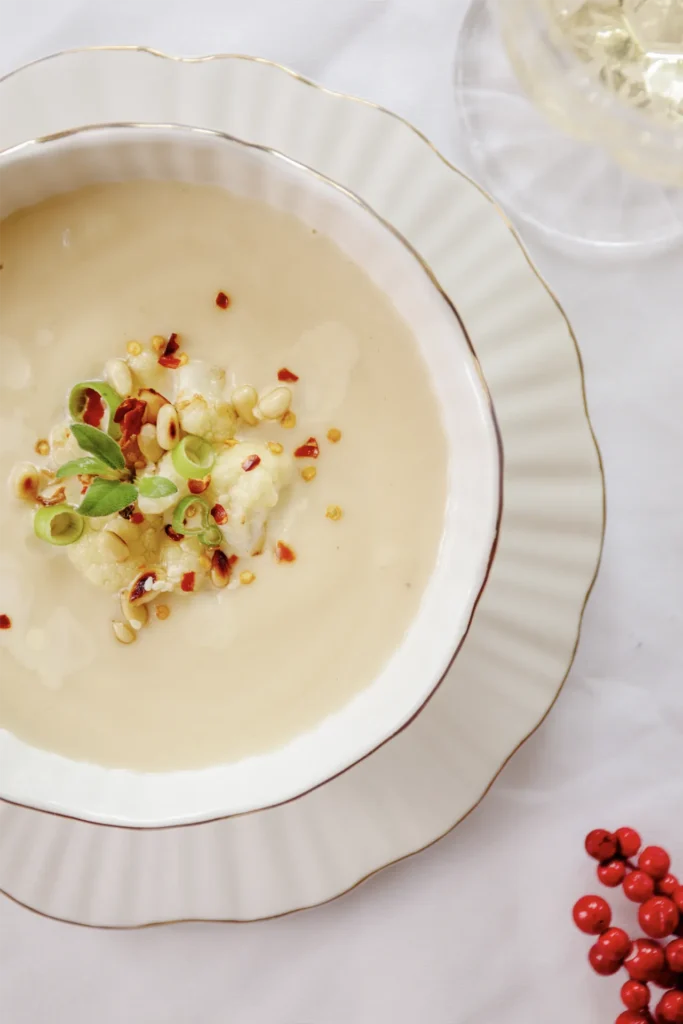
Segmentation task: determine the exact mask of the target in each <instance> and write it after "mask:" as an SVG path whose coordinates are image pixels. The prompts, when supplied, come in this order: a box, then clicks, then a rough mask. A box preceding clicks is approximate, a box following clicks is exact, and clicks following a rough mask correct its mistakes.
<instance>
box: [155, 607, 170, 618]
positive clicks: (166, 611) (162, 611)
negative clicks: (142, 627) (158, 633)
mask: <svg viewBox="0 0 683 1024" xmlns="http://www.w3.org/2000/svg"><path fill="white" fill-rule="evenodd" d="M154 611H155V612H156V616H157V618H158V619H167V618H168V617H169V615H170V614H171V609H170V608H169V607H168V605H167V604H158V605H157V606H156V608H155V609H154Z"/></svg>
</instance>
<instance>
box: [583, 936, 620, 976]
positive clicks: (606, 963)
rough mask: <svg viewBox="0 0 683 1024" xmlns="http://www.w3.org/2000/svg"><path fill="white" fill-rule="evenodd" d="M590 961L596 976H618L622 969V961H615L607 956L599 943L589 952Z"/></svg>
mask: <svg viewBox="0 0 683 1024" xmlns="http://www.w3.org/2000/svg"><path fill="white" fill-rule="evenodd" d="M588 959H589V961H590V965H591V967H592V968H593V970H594V971H595V973H596V974H604V975H607V974H616V973H617V971H618V970H620V968H621V961H620V960H613V959H612V957H609V956H606V955H605V954H604V953H603V952H602V950H601V949H600V947H599V946H598V944H597V942H596V943H595V945H594V946H591V948H590V949H589V950H588Z"/></svg>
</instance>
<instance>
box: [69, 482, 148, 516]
mask: <svg viewBox="0 0 683 1024" xmlns="http://www.w3.org/2000/svg"><path fill="white" fill-rule="evenodd" d="M137 496H138V491H137V487H133V485H132V484H123V483H121V482H120V481H119V480H103V479H102V478H101V477H97V479H96V480H93V482H92V483H91V484H90V487H89V488H88V490H87V491H86V494H85V498H84V499H83V501H82V502H81V504H80V506H79V507H78V508H77V509H76V511H77V512H80V514H81V515H82V516H90V517H91V518H93V519H95V518H98V517H99V516H110V515H112V513H113V512H120V511H121V509H122V508H127V506H128V505H132V504H133V502H134V501H135V500H136V499H137Z"/></svg>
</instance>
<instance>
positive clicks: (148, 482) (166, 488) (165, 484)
mask: <svg viewBox="0 0 683 1024" xmlns="http://www.w3.org/2000/svg"><path fill="white" fill-rule="evenodd" d="M137 488H138V490H139V491H140V494H141V495H142V496H143V497H144V498H165V497H166V496H167V495H169V494H175V493H176V491H177V490H178V488H177V487H176V485H175V484H174V483H173V481H172V480H169V479H168V478H167V477H165V476H143V478H142V479H141V480H138V482H137Z"/></svg>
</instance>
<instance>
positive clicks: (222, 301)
mask: <svg viewBox="0 0 683 1024" xmlns="http://www.w3.org/2000/svg"><path fill="white" fill-rule="evenodd" d="M216 305H217V306H219V307H220V308H221V309H227V308H228V306H229V305H230V296H229V295H226V294H225V292H219V293H218V295H217V296H216Z"/></svg>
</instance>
